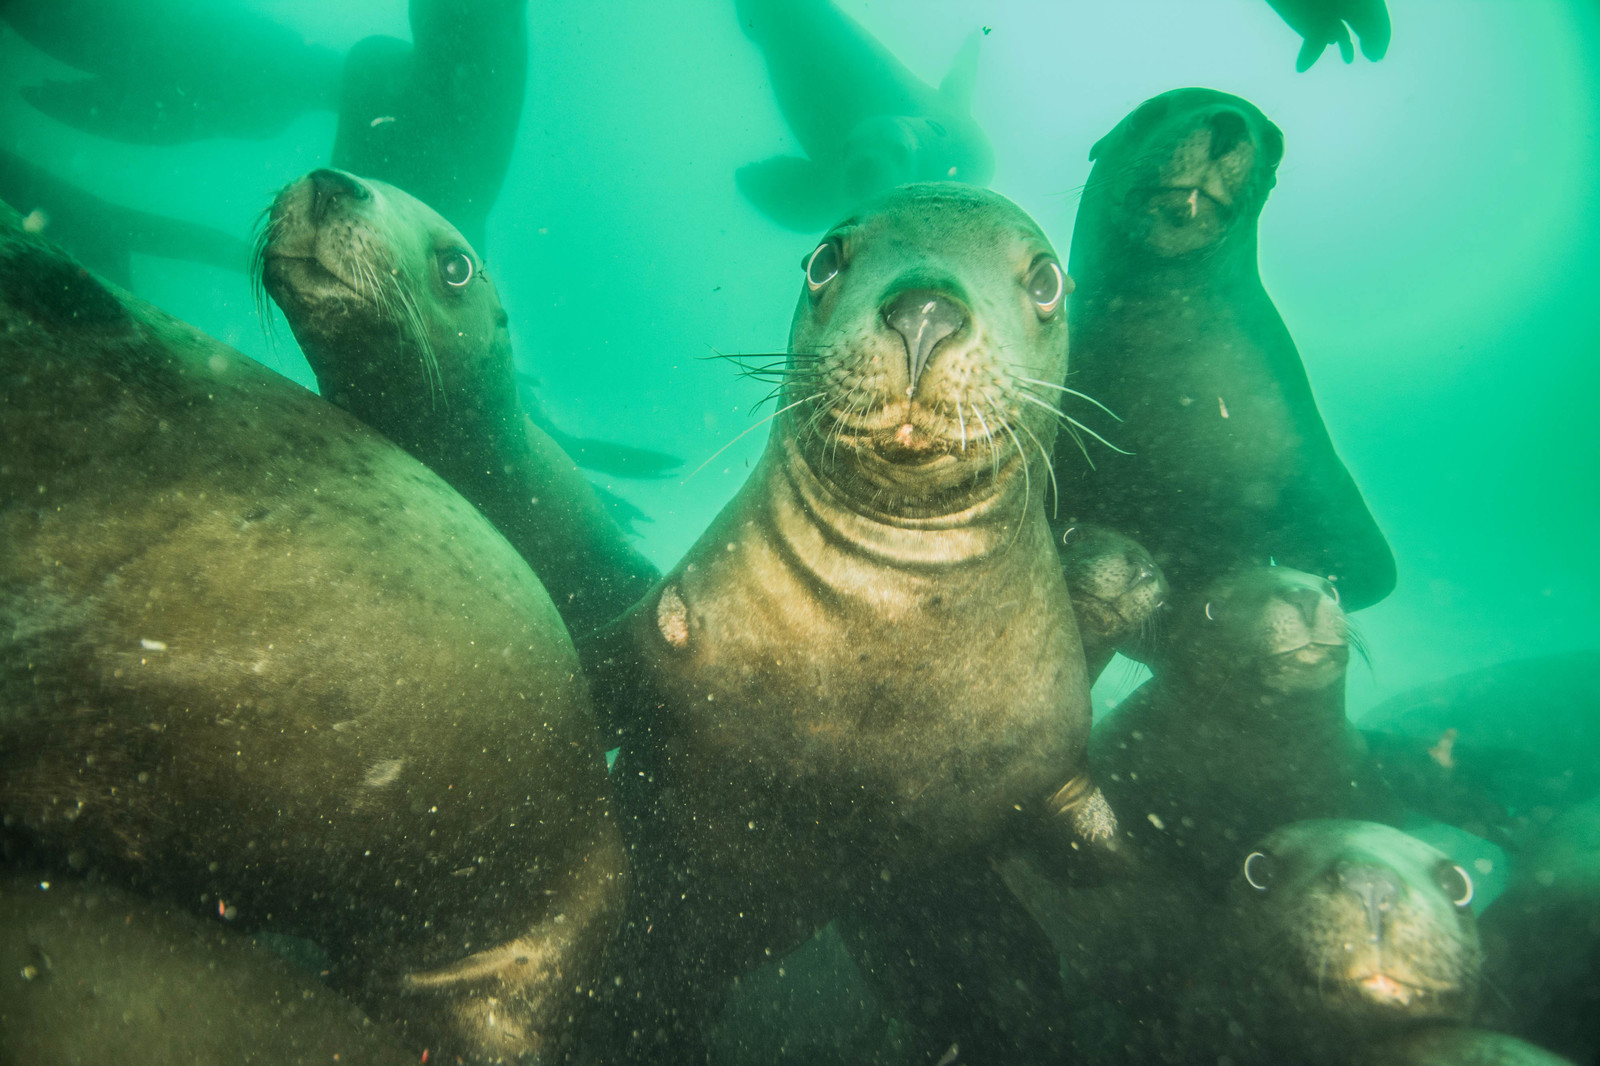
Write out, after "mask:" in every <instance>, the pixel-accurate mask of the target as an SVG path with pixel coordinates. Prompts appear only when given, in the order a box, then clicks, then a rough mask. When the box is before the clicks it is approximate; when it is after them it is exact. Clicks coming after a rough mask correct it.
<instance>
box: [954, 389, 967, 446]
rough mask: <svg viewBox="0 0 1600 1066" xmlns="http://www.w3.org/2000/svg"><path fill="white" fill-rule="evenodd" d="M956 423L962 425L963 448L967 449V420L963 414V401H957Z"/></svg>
mask: <svg viewBox="0 0 1600 1066" xmlns="http://www.w3.org/2000/svg"><path fill="white" fill-rule="evenodd" d="M956 424H957V425H958V426H960V427H961V450H962V451H963V452H965V451H966V450H967V420H966V419H965V418H964V417H962V414H961V401H960V400H957V401H956Z"/></svg>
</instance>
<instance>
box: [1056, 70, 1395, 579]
mask: <svg viewBox="0 0 1600 1066" xmlns="http://www.w3.org/2000/svg"><path fill="white" fill-rule="evenodd" d="M1282 156H1283V135H1282V133H1281V132H1279V130H1278V128H1277V127H1276V126H1274V125H1273V124H1272V123H1271V122H1269V121H1267V118H1266V116H1264V115H1263V114H1262V113H1261V112H1260V111H1259V110H1258V109H1257V108H1256V107H1255V106H1254V105H1252V104H1250V103H1249V102H1248V101H1245V100H1241V99H1240V98H1239V97H1237V96H1230V95H1228V94H1227V93H1221V92H1216V91H1215V90H1212V89H1175V90H1173V91H1172V92H1168V93H1163V94H1161V95H1160V96H1157V97H1154V98H1153V99H1150V100H1147V101H1145V102H1144V103H1143V104H1141V105H1140V106H1139V107H1138V108H1137V109H1136V110H1135V111H1134V112H1133V113H1132V114H1130V115H1129V116H1128V117H1127V118H1125V119H1123V120H1122V121H1121V122H1120V123H1118V124H1117V127H1116V128H1115V129H1113V130H1112V131H1111V132H1110V133H1108V134H1107V135H1106V136H1105V137H1103V138H1101V140H1100V141H1099V142H1098V143H1097V144H1096V145H1095V146H1094V149H1093V151H1092V152H1091V153H1090V158H1091V159H1093V160H1095V166H1094V170H1093V171H1092V172H1091V173H1090V175H1089V183H1088V184H1087V185H1086V186H1085V187H1084V193H1083V200H1082V202H1081V204H1080V205H1079V208H1078V219H1077V223H1076V225H1075V227H1074V229H1073V232H1072V259H1071V270H1072V276H1073V278H1074V279H1076V280H1077V282H1078V289H1077V291H1076V292H1075V293H1074V295H1073V298H1072V308H1071V322H1072V338H1073V376H1072V381H1071V385H1072V387H1073V388H1074V389H1076V390H1080V391H1081V392H1082V393H1083V394H1085V395H1087V396H1091V397H1093V398H1094V399H1095V400H1096V401H1098V402H1100V403H1102V404H1104V405H1105V406H1106V407H1108V408H1110V409H1111V410H1112V411H1115V412H1116V414H1117V415H1118V416H1120V417H1121V419H1122V420H1123V421H1122V422H1121V423H1120V424H1118V425H1117V426H1116V431H1115V433H1114V434H1109V437H1110V439H1111V440H1112V442H1113V443H1114V444H1116V445H1117V446H1118V447H1120V448H1121V449H1122V451H1121V452H1113V451H1108V450H1106V449H1103V448H1097V447H1096V448H1093V449H1092V454H1093V457H1094V462H1093V464H1092V465H1091V464H1090V463H1089V462H1087V461H1085V459H1084V458H1083V457H1082V456H1080V455H1079V453H1078V450H1077V448H1076V446H1075V445H1074V444H1073V443H1072V442H1071V441H1069V440H1067V439H1065V438H1061V439H1058V440H1057V442H1056V452H1057V455H1058V461H1057V463H1056V473H1057V476H1058V477H1059V478H1060V479H1061V484H1062V500H1063V501H1064V503H1065V504H1066V506H1064V507H1062V509H1061V515H1062V519H1063V522H1062V523H1061V524H1065V525H1071V524H1074V523H1076V522H1079V521H1084V522H1094V523H1096V524H1099V525H1103V526H1108V527H1110V528H1112V529H1115V530H1118V531H1119V532H1122V533H1125V534H1127V535H1128V536H1130V537H1132V538H1133V539H1134V540H1136V541H1137V542H1138V543H1140V544H1142V545H1143V546H1144V547H1145V548H1147V549H1148V550H1149V551H1150V554H1151V555H1152V556H1154V557H1155V560H1156V562H1157V563H1158V564H1160V566H1161V569H1162V571H1163V572H1164V573H1165V574H1166V577H1167V580H1168V581H1169V582H1171V585H1172V590H1173V594H1174V601H1173V602H1174V605H1175V606H1177V605H1178V604H1179V603H1180V602H1182V603H1187V602H1188V601H1189V600H1190V599H1192V598H1194V597H1197V596H1201V592H1200V590H1201V589H1202V588H1203V587H1204V586H1205V584H1206V583H1207V582H1209V581H1211V580H1212V579H1214V578H1216V577H1217V576H1219V575H1221V574H1223V573H1226V572H1227V571H1229V570H1232V569H1234V568H1237V567H1242V566H1265V565H1267V564H1268V563H1270V562H1274V561H1276V562H1277V563H1280V564H1282V565H1285V566H1292V567H1295V568H1296V569H1299V570H1304V571H1306V572H1308V573H1312V574H1315V575H1317V576H1318V577H1321V578H1326V579H1328V580H1330V581H1332V582H1333V583H1334V584H1336V585H1337V586H1338V587H1339V590H1340V594H1341V595H1342V597H1343V601H1344V605H1345V609H1346V610H1350V611H1354V610H1358V609H1360V608H1362V607H1366V606H1368V605H1370V604H1373V603H1376V602H1378V601H1379V600H1381V599H1383V597H1385V596H1386V595H1388V594H1389V591H1390V590H1391V589H1393V588H1394V583H1395V565H1394V557H1393V555H1392V554H1391V552H1390V550H1389V545H1388V542H1387V541H1386V540H1385V539H1384V536H1383V533H1382V531H1381V530H1379V528H1378V525H1377V523H1376V522H1375V521H1374V520H1373V517H1372V514H1371V513H1370V511H1369V510H1368V509H1367V504H1366V501H1365V500H1364V499H1362V496H1361V492H1360V490H1359V489H1358V488H1357V487H1356V484H1355V481H1354V480H1353V479H1352V478H1351V476H1350V472H1349V471H1348V470H1346V469H1345V466H1344V463H1343V462H1342V461H1341V460H1340V459H1339V456H1338V454H1337V453H1336V452H1335V451H1334V448H1333V443H1332V441H1331V440H1330V439H1329V437H1328V431H1327V428H1326V427H1325V426H1324V425H1323V421H1322V416H1321V414H1320V412H1319V411H1318V410H1317V404H1316V399H1315V398H1314V397H1313V396H1312V393H1311V385H1310V382H1309V381H1308V380H1307V377H1306V372H1305V367H1304V366H1303V365H1302V363H1301V361H1300V354H1299V352H1298V351H1297V350H1296V349H1295V346H1294V340H1293V339H1292V338H1291V337H1290V336H1289V331H1288V330H1287V329H1286V328H1285V327H1284V324H1283V319H1282V318H1281V317H1280V316H1279V314H1278V310H1277V308H1276V307H1275V306H1273V303H1272V299H1271V297H1269V296H1268V295H1267V291H1266V289H1265V288H1263V287H1262V284H1261V275H1260V270H1259V267H1258V265H1257V261H1256V259H1257V256H1256V229H1257V222H1258V220H1259V216H1260V214H1261V209H1262V207H1263V206H1264V205H1265V204H1266V201H1267V194H1268V193H1270V192H1271V191H1272V188H1273V185H1274V184H1275V183H1276V181H1277V167H1278V162H1279V160H1280V159H1281V158H1282ZM1087 443H1088V444H1089V445H1091V446H1092V445H1094V442H1093V441H1089V442H1087ZM1196 602H1198V601H1196Z"/></svg>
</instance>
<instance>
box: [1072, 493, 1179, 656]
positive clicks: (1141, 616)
mask: <svg viewBox="0 0 1600 1066" xmlns="http://www.w3.org/2000/svg"><path fill="white" fill-rule="evenodd" d="M1056 542H1057V543H1056V551H1057V552H1058V553H1059V554H1060V556H1061V576H1062V577H1064V578H1065V579H1066V582H1067V592H1068V593H1069V594H1070V595H1071V596H1072V613H1073V614H1074V615H1076V616H1077V619H1078V635H1079V636H1080V637H1082V638H1083V661H1084V664H1085V665H1086V666H1087V667H1088V670H1089V683H1090V684H1093V683H1094V682H1095V680H1096V679H1097V678H1099V676H1100V675H1101V674H1102V673H1103V672H1104V671H1105V668H1106V665H1107V664H1108V663H1110V662H1111V657H1112V656H1113V655H1115V654H1116V653H1117V652H1118V651H1119V650H1121V649H1122V648H1125V647H1129V646H1130V645H1133V644H1136V643H1140V644H1148V643H1149V638H1150V636H1151V632H1150V631H1151V630H1152V629H1153V627H1154V626H1155V623H1156V618H1157V612H1159V611H1160V610H1161V608H1162V607H1163V606H1165V604H1166V599H1167V592H1168V590H1167V579H1166V576H1165V575H1164V574H1162V573H1161V568H1160V567H1159V566H1157V565H1156V562H1155V560H1154V559H1152V558H1150V553H1149V552H1147V551H1145V550H1144V548H1142V547H1140V546H1139V545H1138V544H1137V543H1135V542H1134V541H1133V540H1132V539H1131V538H1129V537H1125V536H1123V535H1122V534H1121V533H1118V532H1117V531H1116V530H1113V529H1105V528H1103V527H1101V526H1092V525H1088V524H1084V525H1077V526H1068V527H1067V528H1066V529H1064V530H1062V531H1061V533H1060V534H1059V535H1058V536H1057V538H1056Z"/></svg>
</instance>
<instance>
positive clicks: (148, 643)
mask: <svg viewBox="0 0 1600 1066" xmlns="http://www.w3.org/2000/svg"><path fill="white" fill-rule="evenodd" d="M139 647H141V648H143V649H144V650H145V651H166V650H167V645H166V642H165V641H160V640H151V639H149V638H148V637H141V638H139Z"/></svg>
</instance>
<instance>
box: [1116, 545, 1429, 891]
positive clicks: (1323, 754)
mask: <svg viewBox="0 0 1600 1066" xmlns="http://www.w3.org/2000/svg"><path fill="white" fill-rule="evenodd" d="M1208 597H1209V598H1208V599H1207V601H1206V602H1205V604H1204V605H1203V606H1193V607H1192V608H1191V609H1190V611H1189V612H1188V613H1186V614H1180V615H1178V616H1177V617H1176V618H1175V619H1174V622H1173V633H1172V641H1171V644H1172V648H1173V654H1172V656H1171V661H1170V662H1169V663H1167V664H1166V665H1165V666H1164V668H1163V669H1162V670H1161V671H1160V672H1159V673H1157V674H1156V675H1155V676H1154V677H1152V678H1151V679H1150V680H1149V681H1146V682H1145V683H1144V684H1143V685H1141V686H1140V687H1139V688H1138V689H1137V690H1136V691H1135V692H1134V693H1133V694H1132V695H1131V696H1129V697H1128V698H1127V699H1126V700H1124V701H1123V702H1122V703H1121V704H1119V705H1118V706H1117V708H1116V709H1115V710H1113V711H1112V712H1111V714H1109V715H1108V716H1107V717H1105V718H1104V719H1102V720H1101V721H1100V722H1099V723H1098V724H1097V725H1096V726H1095V729H1094V735H1093V738H1092V740H1091V742H1090V762H1091V765H1092V766H1093V767H1094V771H1095V779H1096V780H1097V781H1099V782H1100V783H1101V784H1102V786H1103V787H1104V788H1105V794H1106V797H1107V798H1108V799H1109V800H1110V801H1111V804H1112V807H1113V809H1115V810H1117V811H1118V812H1119V813H1120V814H1121V816H1122V819H1123V825H1124V827H1125V829H1126V832H1127V834H1128V836H1129V838H1130V839H1132V840H1134V841H1135V842H1136V843H1137V844H1138V846H1139V848H1140V849H1141V850H1142V851H1144V852H1146V853H1147V854H1149V855H1151V856H1154V857H1156V858H1157V859H1158V860H1160V861H1162V862H1164V863H1171V864H1176V865H1178V866H1179V867H1182V868H1184V869H1188V870H1190V871H1192V872H1193V873H1194V874H1195V876H1197V877H1200V878H1202V879H1204V880H1208V881H1210V882H1211V883H1220V881H1221V879H1223V878H1226V877H1229V876H1231V875H1232V873H1233V854H1234V852H1235V851H1237V850H1238V848H1239V847H1241V846H1243V845H1244V844H1246V843H1247V842H1248V841H1250V840H1253V839H1255V838H1257V837H1259V836H1261V835H1262V834H1263V833H1265V832H1266V831H1267V830H1269V829H1271V828H1272V827H1273V826H1275V825H1279V824H1281V823H1283V822H1285V821H1294V820H1298V819H1305V818H1363V819H1371V820H1382V821H1394V820H1398V818H1399V817H1400V811H1399V808H1398V805H1397V804H1396V803H1394V801H1393V799H1392V797H1390V796H1389V795H1388V793H1387V791H1386V790H1385V789H1384V788H1383V786H1382V783H1381V782H1380V781H1379V780H1377V779H1376V777H1375V776H1374V775H1373V774H1372V773H1371V771H1370V768H1369V767H1368V766H1367V765H1366V762H1365V758H1366V748H1365V745H1364V743H1363V741H1362V738H1361V735H1360V734H1359V733H1358V732H1357V731H1356V730H1355V728H1354V727H1353V726H1352V725H1351V724H1350V723H1349V722H1348V721H1347V720H1346V718H1345V711H1344V680H1345V670H1346V666H1347V665H1348V663H1349V657H1350V634H1349V628H1348V623H1347V622H1346V620H1345V616H1344V612H1343V611H1342V610H1340V608H1339V602H1338V600H1337V599H1336V593H1335V591H1334V587H1333V586H1332V585H1331V584H1330V583H1329V582H1327V581H1325V580H1323V579H1322V578H1318V577H1313V576H1312V575H1310V574H1304V573H1301V572H1300V571H1298V570H1291V569H1289V568H1288V567H1282V566H1277V567H1260V568H1257V569H1252V570H1244V571H1240V572H1239V573H1236V574H1233V575H1230V576H1228V577H1225V578H1222V579H1219V580H1218V581H1216V582H1213V584H1212V585H1211V587H1210V589H1209V591H1208Z"/></svg>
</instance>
